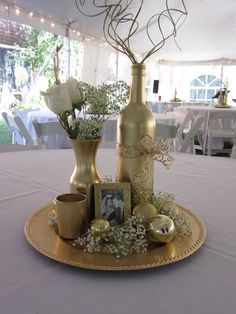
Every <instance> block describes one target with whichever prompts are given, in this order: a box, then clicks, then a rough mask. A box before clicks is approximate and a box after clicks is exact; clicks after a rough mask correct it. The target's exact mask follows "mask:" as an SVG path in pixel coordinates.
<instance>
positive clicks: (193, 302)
mask: <svg viewBox="0 0 236 314" xmlns="http://www.w3.org/2000/svg"><path fill="white" fill-rule="evenodd" d="M174 156H175V162H174V164H173V166H172V167H171V168H170V169H169V170H166V169H165V168H164V167H163V166H162V165H161V164H159V163H156V164H155V190H156V191H159V190H160V191H168V192H172V193H175V199H176V202H178V203H180V204H182V205H184V206H186V207H188V208H190V209H191V210H193V211H194V212H195V213H197V214H198V215H199V216H201V218H202V219H203V220H204V222H205V224H206V227H207V230H208V235H207V239H206V242H205V244H204V245H203V246H202V247H201V248H200V249H199V250H198V251H197V252H196V253H194V254H193V255H192V256H191V257H189V258H186V259H184V260H183V261H179V262H177V263H174V264H171V265H168V266H163V267H160V268H156V269H150V270H144V271H134V272H125V273H122V272H120V273H114V272H102V271H101V272H100V271H91V270H83V269H79V268H75V267H72V266H67V265H63V264H60V263H59V262H55V261H53V260H50V259H48V258H47V257H45V256H43V255H41V254H40V253H38V252H37V251H35V250H34V249H33V248H32V247H31V246H30V245H29V244H28V243H27V241H26V239H25V237H24V232H23V227H24V223H25V221H26V219H27V217H28V216H29V215H30V214H31V213H32V212H33V211H35V210H36V209H37V208H39V207H40V206H41V205H43V204H46V203H48V202H50V201H52V200H53V199H54V198H55V196H56V195H57V194H59V193H62V192H67V191H68V186H69V177H70V175H71V173H72V171H73V167H74V156H73V152H72V150H53V151H31V152H18V153H2V154H0V171H1V177H0V214H1V219H0V248H1V251H0V265H1V267H0V278H1V280H0V313H1V314H12V313H20V314H39V313H40V314H78V313H79V314H91V313H96V314H104V313H113V314H127V313H129V314H131V313H132V314H143V313H147V314H152V313H167V314H169V313H177V314H199V313H202V314H205V313H207V314H222V313H227V314H234V313H235V308H236V298H235V291H236V241H235V238H236V210H235V208H236V198H235V181H236V160H230V159H224V158H214V157H205V156H195V155H188V154H174ZM97 165H98V169H99V171H100V172H101V174H103V175H105V174H108V175H109V174H114V169H115V152H114V151H113V150H109V149H107V150H100V151H99V152H98V158H97Z"/></svg>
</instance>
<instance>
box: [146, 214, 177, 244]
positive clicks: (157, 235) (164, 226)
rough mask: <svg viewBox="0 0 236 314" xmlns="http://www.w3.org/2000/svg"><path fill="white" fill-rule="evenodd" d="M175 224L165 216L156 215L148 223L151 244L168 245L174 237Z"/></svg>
mask: <svg viewBox="0 0 236 314" xmlns="http://www.w3.org/2000/svg"><path fill="white" fill-rule="evenodd" d="M175 231H176V230H175V224H174V222H173V220H172V219H170V217H168V216H166V215H157V216H156V217H153V218H152V220H151V221H150V223H149V227H148V236H149V238H150V239H151V240H152V241H153V242H161V243H168V242H170V241H172V240H173V238H174V236H175Z"/></svg>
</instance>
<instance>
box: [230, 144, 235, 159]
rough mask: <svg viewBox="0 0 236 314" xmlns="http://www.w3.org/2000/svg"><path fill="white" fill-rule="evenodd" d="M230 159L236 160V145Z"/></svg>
mask: <svg viewBox="0 0 236 314" xmlns="http://www.w3.org/2000/svg"><path fill="white" fill-rule="evenodd" d="M230 158H231V159H236V145H234V146H233V147H232V152H231V155H230Z"/></svg>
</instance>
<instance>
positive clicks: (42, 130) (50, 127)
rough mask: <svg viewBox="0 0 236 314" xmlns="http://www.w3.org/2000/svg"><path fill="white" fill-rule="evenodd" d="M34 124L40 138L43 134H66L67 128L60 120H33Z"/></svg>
mask: <svg viewBox="0 0 236 314" xmlns="http://www.w3.org/2000/svg"><path fill="white" fill-rule="evenodd" d="M33 125H34V129H35V132H36V135H37V137H38V138H41V137H42V136H53V135H65V130H64V129H63V127H62V126H61V124H60V122H59V121H45V122H39V121H37V120H33Z"/></svg>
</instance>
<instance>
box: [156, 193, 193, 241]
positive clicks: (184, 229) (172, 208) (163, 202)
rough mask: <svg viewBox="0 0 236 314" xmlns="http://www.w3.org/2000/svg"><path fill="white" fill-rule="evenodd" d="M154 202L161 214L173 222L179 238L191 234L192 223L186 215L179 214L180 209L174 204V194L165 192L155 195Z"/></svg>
mask: <svg viewBox="0 0 236 314" xmlns="http://www.w3.org/2000/svg"><path fill="white" fill-rule="evenodd" d="M152 202H153V205H154V206H155V207H156V209H157V211H158V213H159V214H162V215H166V216H168V217H170V218H171V219H172V220H173V222H174V224H175V228H176V235H177V236H186V235H190V234H191V232H192V226H191V223H190V221H189V219H188V218H187V217H186V215H184V214H183V213H179V211H178V208H177V207H176V205H175V203H174V195H173V194H171V193H165V192H159V193H156V194H153V198H152Z"/></svg>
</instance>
